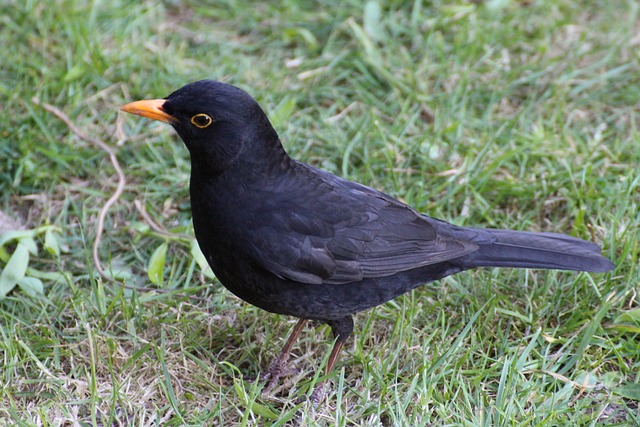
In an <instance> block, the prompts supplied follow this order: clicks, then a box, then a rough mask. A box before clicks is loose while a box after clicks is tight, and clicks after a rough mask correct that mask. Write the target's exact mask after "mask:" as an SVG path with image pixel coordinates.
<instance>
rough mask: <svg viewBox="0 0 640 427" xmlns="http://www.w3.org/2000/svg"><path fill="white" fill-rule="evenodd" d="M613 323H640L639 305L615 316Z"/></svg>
mask: <svg viewBox="0 0 640 427" xmlns="http://www.w3.org/2000/svg"><path fill="white" fill-rule="evenodd" d="M613 323H632V324H633V323H635V324H636V325H640V307H638V308H634V309H633V310H629V311H627V312H624V313H622V314H621V315H620V316H618V317H616V319H615V320H614V321H613Z"/></svg>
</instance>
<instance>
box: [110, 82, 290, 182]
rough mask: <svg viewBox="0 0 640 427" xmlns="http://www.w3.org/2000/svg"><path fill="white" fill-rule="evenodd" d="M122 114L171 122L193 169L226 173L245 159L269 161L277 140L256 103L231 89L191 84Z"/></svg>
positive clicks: (138, 103) (130, 106) (128, 107)
mask: <svg viewBox="0 0 640 427" xmlns="http://www.w3.org/2000/svg"><path fill="white" fill-rule="evenodd" d="M120 109H121V110H122V111H125V112H127V113H131V114H137V115H139V116H143V117H147V118H150V119H154V120H159V121H162V122H166V123H169V124H170V125H172V126H173V128H174V129H175V130H176V132H177V133H178V135H180V138H181V139H182V141H183V142H184V143H185V145H186V146H187V148H188V149H189V151H190V153H191V160H192V164H194V166H195V165H196V163H202V164H201V166H204V167H205V168H206V169H209V170H211V171H223V170H226V169H228V168H229V167H231V166H232V165H233V164H234V163H235V162H236V161H238V160H239V159H240V157H241V156H242V157H243V158H247V159H255V158H265V155H266V158H268V157H270V156H269V155H268V154H270V153H272V152H273V149H274V147H280V150H276V151H281V150H282V148H281V145H280V142H279V140H278V136H277V134H276V133H275V131H274V130H273V128H272V127H271V124H270V123H269V120H268V118H267V116H266V115H265V113H264V112H263V111H262V109H261V108H260V106H259V105H258V103H257V102H256V100H254V99H253V98H252V97H251V96H250V95H249V94H247V93H246V92H244V91H243V90H242V89H239V88H237V87H235V86H232V85H230V84H226V83H221V82H217V81H214V80H200V81H197V82H194V83H189V84H187V85H185V86H183V87H182V88H180V89H178V90H176V91H175V92H173V93H172V94H171V95H169V96H167V97H166V98H164V99H149V100H143V101H136V102H132V103H130V104H127V105H125V106H123V107H121V108H120Z"/></svg>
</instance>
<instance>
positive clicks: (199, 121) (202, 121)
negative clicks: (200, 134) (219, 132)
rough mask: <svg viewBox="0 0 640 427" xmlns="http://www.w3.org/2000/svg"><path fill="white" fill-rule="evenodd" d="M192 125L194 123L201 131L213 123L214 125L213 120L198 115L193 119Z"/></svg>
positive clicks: (204, 115)
mask: <svg viewBox="0 0 640 427" xmlns="http://www.w3.org/2000/svg"><path fill="white" fill-rule="evenodd" d="M191 123H193V124H194V125H195V126H197V127H199V128H200V129H204V128H206V127H208V126H209V125H210V124H211V123H213V119H212V118H211V117H209V116H207V115H206V114H196V115H195V116H193V117H191Z"/></svg>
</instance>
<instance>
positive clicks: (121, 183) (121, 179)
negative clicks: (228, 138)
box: [32, 98, 204, 300]
mask: <svg viewBox="0 0 640 427" xmlns="http://www.w3.org/2000/svg"><path fill="white" fill-rule="evenodd" d="M32 102H33V103H34V104H36V105H40V106H41V107H42V108H44V109H45V110H47V111H49V112H50V113H53V114H54V115H55V116H56V117H58V118H59V119H60V120H61V121H62V122H64V124H65V125H67V127H68V128H69V129H70V130H71V131H72V132H73V133H75V134H76V135H77V136H78V137H79V138H80V139H82V140H83V141H85V142H88V143H89V144H93V145H95V146H97V147H99V148H100V149H101V150H103V151H105V152H106V153H107V154H108V155H109V160H110V161H111V164H112V165H113V168H114V169H115V170H116V174H117V175H118V183H117V186H116V191H115V192H114V193H113V194H112V195H111V197H109V199H108V200H107V202H106V203H105V204H104V206H103V207H102V209H100V212H99V214H98V224H97V226H96V239H95V240H94V242H93V248H92V251H91V252H92V258H93V264H94V267H95V269H96V270H97V271H98V273H99V274H100V276H102V277H103V278H104V279H105V280H107V281H109V282H112V283H117V284H121V285H122V286H124V287H125V288H127V289H135V290H138V291H147V292H159V293H168V292H170V290H167V289H156V288H146V287H139V286H130V285H127V284H126V283H121V282H119V281H117V280H116V279H114V278H113V277H111V276H109V275H108V274H107V273H106V272H105V271H104V269H103V268H102V264H101V262H100V255H99V248H100V243H101V242H102V233H103V232H104V221H105V218H106V217H107V212H108V211H109V209H110V208H111V206H112V205H113V204H114V203H115V202H116V201H117V200H118V198H119V197H120V195H121V194H122V192H123V191H124V187H125V185H126V183H127V180H126V177H125V174H124V172H123V171H122V168H121V167H120V163H119V162H118V158H117V156H116V153H115V152H114V151H113V150H112V149H111V147H110V146H109V145H108V144H106V143H105V142H104V141H101V140H100V139H98V138H92V137H90V136H89V135H87V134H86V133H84V132H83V131H82V130H81V129H80V128H79V127H77V126H76V125H75V124H74V123H73V122H72V121H71V119H70V118H69V117H68V116H67V115H66V114H65V113H64V112H62V110H60V109H59V108H57V107H54V106H53V105H50V104H47V103H45V102H41V101H40V100H39V99H38V98H33V99H32ZM118 135H119V140H120V141H118V143H117V144H118V145H120V143H121V142H122V141H123V140H124V138H125V135H124V132H123V131H122V129H121V128H119V129H118ZM136 202H137V201H136ZM138 204H139V202H138V203H137V204H136V207H137V208H138V210H139V211H140V212H141V214H143V215H142V216H143V218H144V219H145V221H147V222H148V223H149V225H150V226H151V228H153V229H155V230H156V231H159V232H160V233H162V234H170V233H169V232H167V231H166V230H163V229H162V228H161V227H160V226H158V225H157V224H156V223H155V221H153V220H152V219H151V218H150V217H149V216H148V214H146V212H145V211H144V209H143V208H142V209H141V206H138ZM190 298H194V299H197V300H204V298H200V297H196V296H190Z"/></svg>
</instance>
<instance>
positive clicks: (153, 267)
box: [147, 242, 169, 286]
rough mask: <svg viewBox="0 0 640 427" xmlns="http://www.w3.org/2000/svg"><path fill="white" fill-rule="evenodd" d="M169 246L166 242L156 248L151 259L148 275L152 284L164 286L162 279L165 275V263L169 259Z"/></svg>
mask: <svg viewBox="0 0 640 427" xmlns="http://www.w3.org/2000/svg"><path fill="white" fill-rule="evenodd" d="M168 248H169V244H168V243H167V242H164V243H163V244H161V245H160V246H158V247H157V248H156V250H155V251H153V253H152V254H151V258H149V266H148V268H147V275H148V276H149V280H151V283H153V284H155V285H158V286H162V279H163V273H164V262H165V259H166V258H167V249H168Z"/></svg>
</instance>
